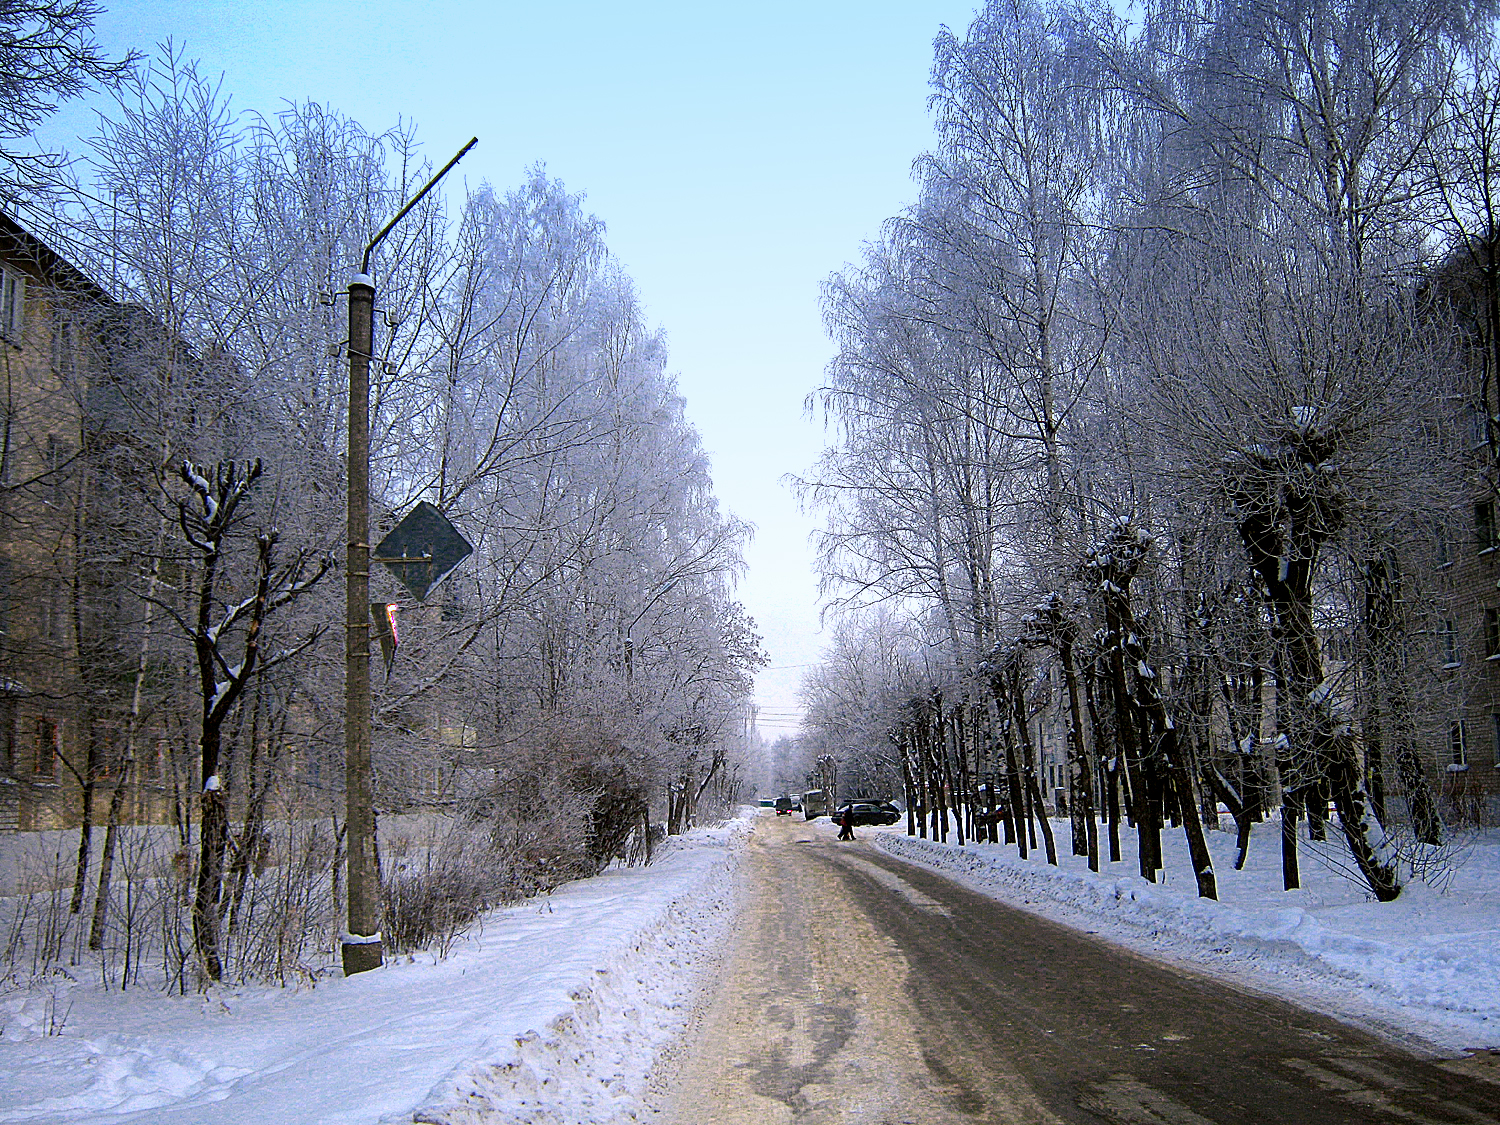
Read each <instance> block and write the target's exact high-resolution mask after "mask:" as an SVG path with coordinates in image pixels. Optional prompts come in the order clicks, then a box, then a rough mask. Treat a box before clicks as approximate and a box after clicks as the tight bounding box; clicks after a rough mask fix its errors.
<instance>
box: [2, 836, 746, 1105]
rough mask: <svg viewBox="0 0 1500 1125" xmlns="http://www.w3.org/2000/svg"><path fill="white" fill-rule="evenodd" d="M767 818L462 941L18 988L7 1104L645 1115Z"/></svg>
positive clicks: (693, 841) (502, 917)
mask: <svg viewBox="0 0 1500 1125" xmlns="http://www.w3.org/2000/svg"><path fill="white" fill-rule="evenodd" d="M749 824H750V821H749V818H748V817H745V818H742V819H739V820H735V821H731V822H729V823H728V824H727V825H724V826H722V827H719V828H713V829H702V830H695V831H693V832H691V833H690V834H688V835H687V836H686V837H682V838H678V839H674V840H671V841H669V842H668V843H667V845H666V846H665V847H664V849H663V852H662V853H661V854H660V856H659V858H658V859H657V860H656V862H655V863H653V864H651V865H650V866H649V867H646V868H630V869H618V870H612V871H609V872H606V873H605V874H603V875H600V876H598V877H597V878H594V879H586V880H581V881H579V882H577V883H572V884H569V885H567V886H564V887H561V888H559V889H558V890H556V891H554V892H553V893H552V894H551V895H548V896H545V897H542V898H539V899H535V900H532V901H530V902H526V903H521V904H518V905H516V906H512V907H508V908H505V909H501V910H497V911H495V912H493V913H491V914H490V915H487V916H486V918H485V920H484V922H483V925H482V927H476V929H475V931H474V932H473V933H472V934H471V935H470V936H469V937H467V938H465V939H463V940H462V941H460V942H459V944H458V945H457V947H456V948H455V950H454V951H453V953H452V954H451V955H450V956H449V957H448V958H447V959H445V960H441V961H436V960H435V959H434V958H433V957H430V956H428V957H420V956H419V957H416V958H412V959H405V958H403V959H400V961H399V962H398V963H393V964H388V965H387V966H385V967H384V968H382V969H380V970H378V971H376V972H371V973H365V974H362V975H360V976H357V977H352V978H349V979H343V978H330V979H326V980H323V981H321V982H319V983H318V984H317V987H316V988H302V989H274V988H256V989H227V988H226V989H222V990H216V991H214V992H213V993H211V994H210V995H208V996H206V997H203V998H193V997H189V998H185V999H184V998H172V997H167V996H163V995H161V994H159V993H156V992H153V991H151V990H147V989H142V990H136V991H132V992H127V993H124V994H118V993H116V994H113V995H108V996H106V995H104V994H102V993H101V992H100V990H99V989H98V987H97V986H96V985H93V984H91V983H89V982H84V981H79V982H73V981H70V980H68V979H66V978H63V977H57V978H54V980H53V982H52V983H51V985H49V986H47V987H44V988H41V989H36V988H33V989H30V990H28V991H25V992H15V993H10V994H5V993H0V1122H46V1123H48V1125H63V1123H69V1125H72V1123H82V1122H93V1123H104V1122H108V1123H110V1125H116V1123H120V1125H123V1123H125V1122H151V1123H152V1125H173V1123H205V1125H206V1123H209V1122H212V1123H214V1125H252V1123H253V1125H318V1123H329V1125H333V1123H338V1125H344V1123H347V1122H361V1123H371V1125H373V1123H375V1122H411V1121H413V1120H415V1121H418V1122H428V1123H438V1125H467V1123H470V1122H475V1123H477V1122H496V1121H512V1120H513V1121H526V1122H538V1123H552V1122H557V1123H570V1125H576V1123H580V1122H613V1121H617V1120H629V1119H631V1118H633V1117H634V1116H635V1115H637V1114H639V1113H640V1112H641V1111H642V1107H643V1106H644V1105H645V1104H646V1101H647V1099H648V1097H649V1094H650V1089H649V1083H650V1082H651V1079H652V1075H653V1071H654V1070H655V1068H656V1064H657V1063H658V1061H659V1057H660V1056H661V1054H662V1052H663V1051H664V1050H669V1049H670V1047H671V1046H672V1044H673V1043H674V1042H675V1041H676V1040H677V1038H678V1037H679V1036H680V1034H681V1032H682V1030H683V1028H684V1027H685V1026H686V1021H687V1019H688V1017H689V1015H690V1014H691V1010H692V1008H693V1005H694V1003H695V1001H696V1000H697V998H698V996H699V993H700V990H701V989H702V988H703V987H704V986H705V985H706V983H707V974H708V973H709V970H711V969H712V967H713V966H714V964H715V963H716V959H717V957H718V955H719V951H720V949H721V947H722V946H723V945H724V938H725V936H726V934H727V932H728V928H729V925H730V923H731V921H732V918H733V914H734V909H735V904H736V899H735V894H736V892H735V885H736V883H737V879H736V872H737V870H738V864H739V859H740V856H741V855H742V852H743V843H744V840H745V837H746V835H747V833H748V831H749ZM49 1030H52V1031H54V1032H55V1034H48V1031H49Z"/></svg>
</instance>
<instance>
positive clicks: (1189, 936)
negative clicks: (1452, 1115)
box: [871, 820, 1500, 1053]
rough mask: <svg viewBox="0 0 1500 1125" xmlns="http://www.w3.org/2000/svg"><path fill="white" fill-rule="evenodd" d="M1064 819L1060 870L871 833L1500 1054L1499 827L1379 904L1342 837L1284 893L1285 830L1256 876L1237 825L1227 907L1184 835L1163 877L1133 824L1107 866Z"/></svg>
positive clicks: (1218, 860)
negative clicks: (1433, 874) (1345, 869)
mask: <svg viewBox="0 0 1500 1125" xmlns="http://www.w3.org/2000/svg"><path fill="white" fill-rule="evenodd" d="M1052 824H1053V830H1054V832H1056V833H1057V850H1058V858H1059V861H1060V864H1061V866H1060V867H1050V866H1048V864H1047V863H1046V859H1045V854H1044V853H1035V852H1034V853H1032V855H1030V856H1029V857H1028V858H1027V859H1025V860H1022V859H1020V858H1019V857H1018V856H1017V854H1016V849H1015V847H1014V846H1006V845H993V844H978V845H975V844H969V845H968V846H966V847H964V848H959V847H957V846H956V845H955V844H952V843H950V844H939V843H934V842H932V841H928V840H922V839H913V838H909V837H907V836H905V835H904V833H903V831H902V830H901V829H900V828H892V829H884V830H877V831H875V832H873V833H872V834H871V838H872V839H873V840H874V841H875V844H876V846H877V847H879V848H881V849H882V850H883V851H886V852H888V853H890V854H891V855H895V856H899V857H901V858H903V859H907V860H912V861H915V862H918V863H921V864H923V865H925V866H927V867H931V868H933V869H935V870H937V871H940V872H942V873H943V874H945V875H947V876H949V877H951V878H953V879H955V880H957V881H958V882H960V883H963V884H965V885H967V886H969V887H970V888H972V889H974V890H977V891H979V892H981V893H983V894H986V895H989V896H991V897H993V898H996V899H998V900H1000V901H1002V902H1006V903H1010V904H1012V905H1015V906H1020V907H1024V908H1025V909H1027V910H1031V911H1033V912H1035V913H1038V914H1041V915H1044V916H1046V917H1049V918H1052V919H1054V920H1056V921H1059V922H1062V923H1064V924H1066V925H1069V926H1072V927H1075V928H1077V929H1083V930H1087V931H1090V932H1096V933H1098V934H1100V935H1101V936H1103V937H1105V938H1108V939H1109V940H1111V941H1114V942H1117V943H1119V944H1122V945H1125V946H1128V947H1129V948H1132V949H1135V950H1137V951H1139V952H1142V953H1146V954H1149V955H1153V956H1157V957H1164V958H1167V959H1170V960H1173V961H1176V962H1179V963H1182V964H1186V965H1189V966H1191V967H1193V968H1195V969H1196V970H1198V971H1201V972H1203V973H1206V974H1209V975H1212V976H1215V977H1218V978H1221V979H1224V980H1228V981H1231V982H1234V983H1238V984H1240V985H1242V986H1245V987H1248V988H1252V989H1254V990H1256V991H1260V992H1269V993H1273V994H1276V995H1280V996H1284V997H1286V998H1287V999H1290V1000H1293V1001H1295V1002H1297V1003H1299V1004H1301V1005H1303V1006H1305V1007H1308V1008H1312V1009H1314V1010H1317V1011H1321V1012H1324V1013H1326V1014H1329V1015H1333V1016H1335V1017H1338V1018H1340V1019H1343V1020H1346V1021H1347V1022H1351V1023H1354V1024H1356V1025H1359V1026H1362V1027H1365V1028H1367V1029H1369V1030H1371V1031H1374V1032H1376V1033H1377V1034H1381V1035H1384V1036H1386V1037H1389V1038H1394V1039H1397V1040H1401V1041H1404V1042H1406V1043H1407V1044H1408V1045H1410V1046H1412V1047H1414V1048H1415V1049H1419V1050H1420V1049H1424V1048H1425V1049H1428V1050H1434V1051H1437V1052H1450V1053H1451V1052H1456V1051H1462V1050H1465V1049H1477V1048H1500V833H1496V832H1494V831H1490V832H1488V833H1486V834H1484V835H1481V836H1479V837H1477V838H1476V839H1475V840H1474V841H1473V842H1471V843H1470V844H1469V845H1468V846H1467V847H1466V848H1464V849H1461V850H1460V851H1459V852H1458V853H1457V854H1456V859H1457V860H1458V861H1459V866H1457V867H1456V868H1449V869H1448V870H1447V871H1446V872H1445V882H1446V885H1445V886H1443V888H1442V890H1441V891H1439V890H1435V889H1433V888H1432V887H1430V886H1428V885H1427V884H1425V883H1422V882H1415V881H1414V882H1412V883H1411V884H1409V885H1408V886H1407V887H1406V888H1405V889H1404V890H1403V891H1402V894H1401V897H1400V898H1398V899H1397V900H1396V901H1395V902H1392V903H1378V902H1375V901H1374V900H1373V899H1371V898H1370V897H1369V896H1368V895H1366V894H1365V893H1364V892H1363V890H1362V888H1361V886H1360V884H1358V883H1356V882H1353V881H1351V880H1350V879H1348V878H1346V877H1345V876H1343V875H1342V874H1340V873H1338V872H1336V871H1334V870H1333V869H1332V864H1334V863H1338V862H1342V860H1341V858H1340V852H1339V849H1338V845H1337V844H1334V843H1329V844H1327V845H1316V849H1317V850H1314V848H1315V846H1314V845H1310V844H1308V843H1307V842H1306V841H1304V842H1303V845H1302V849H1301V851H1302V865H1301V866H1302V889H1300V890H1296V891H1284V890H1282V889H1281V866H1280V864H1281V852H1280V839H1279V836H1278V833H1279V831H1280V828H1279V825H1278V824H1276V823H1270V824H1264V825H1260V826H1258V827H1257V830H1256V834H1255V837H1254V839H1253V840H1252V843H1251V846H1250V852H1249V860H1248V862H1247V864H1246V867H1245V870H1243V871H1235V870H1234V868H1233V860H1234V839H1233V836H1232V834H1230V833H1226V832H1211V833H1209V843H1210V847H1211V849H1212V851H1213V857H1214V871H1215V874H1216V875H1217V878H1218V884H1219V896H1220V901H1219V902H1210V901H1207V900H1204V899H1199V898H1198V897H1196V887H1195V884H1194V881H1193V877H1192V867H1191V865H1190V864H1189V863H1188V860H1187V855H1186V848H1185V846H1184V845H1183V842H1182V834H1181V832H1176V833H1167V834H1164V835H1163V843H1164V847H1165V851H1166V857H1165V863H1166V873H1165V878H1164V880H1163V882H1161V883H1150V882H1147V881H1146V880H1145V879H1143V878H1141V877H1140V876H1139V875H1138V874H1136V873H1135V872H1136V862H1135V853H1134V838H1133V836H1129V835H1127V834H1125V833H1123V832H1122V844H1123V846H1124V861H1123V862H1121V863H1116V864H1110V863H1107V862H1106V863H1104V864H1103V865H1102V866H1103V867H1104V869H1105V870H1103V871H1101V872H1100V874H1098V875H1095V874H1093V873H1091V872H1090V871H1089V870H1088V866H1087V863H1086V862H1085V860H1084V859H1082V858H1081V857H1077V856H1073V855H1070V854H1068V853H1069V852H1070V850H1071V847H1070V843H1069V840H1070V835H1069V826H1068V822H1067V821H1064V820H1054V821H1053V822H1052ZM1101 835H1102V832H1101ZM951 839H952V837H951V836H950V840H951ZM1100 843H1101V847H1103V845H1104V841H1103V840H1102V839H1101V841H1100Z"/></svg>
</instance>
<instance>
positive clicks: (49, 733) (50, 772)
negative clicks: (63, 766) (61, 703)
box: [31, 719, 57, 777]
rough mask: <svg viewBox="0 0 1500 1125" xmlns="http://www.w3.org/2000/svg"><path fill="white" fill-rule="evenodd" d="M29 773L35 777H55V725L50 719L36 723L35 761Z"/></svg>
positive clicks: (39, 720)
mask: <svg viewBox="0 0 1500 1125" xmlns="http://www.w3.org/2000/svg"><path fill="white" fill-rule="evenodd" d="M31 772H32V773H34V774H35V775H36V776H37V777H56V776H57V724H56V723H54V722H53V721H52V720H51V719H38V720H37V721H36V759H35V761H34V762H33V763H32V771H31Z"/></svg>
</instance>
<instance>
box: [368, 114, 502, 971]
mask: <svg viewBox="0 0 1500 1125" xmlns="http://www.w3.org/2000/svg"><path fill="white" fill-rule="evenodd" d="M478 143H479V138H478V137H475V138H473V139H472V140H470V141H469V143H468V144H466V145H464V147H463V148H461V149H459V151H458V155H456V156H455V157H454V158H453V159H452V160H450V161H448V163H447V164H445V165H443V168H442V170H441V171H440V172H438V174H437V175H435V176H433V177H432V179H430V180H428V181H427V186H426V187H424V188H423V189H422V190H421V191H419V192H417V194H416V195H414V196H412V198H411V199H410V200H409V201H408V202H407V203H406V205H405V206H404V207H402V208H401V210H400V211H398V212H397V213H396V217H395V218H393V219H392V220H391V221H390V222H388V223H386V225H385V226H384V227H382V228H381V231H380V233H379V234H377V235H376V236H375V237H374V238H372V239H371V240H370V244H369V245H368V246H366V247H365V253H364V258H363V260H362V261H361V263H360V269H359V273H357V274H355V275H354V276H353V277H352V278H350V279H349V548H348V555H347V557H346V566H345V570H344V573H345V578H346V580H347V581H346V595H347V602H346V605H345V617H344V629H345V633H344V658H345V676H344V708H345V714H344V773H345V785H344V797H345V801H346V806H345V821H344V824H345V833H346V844H347V848H346V851H347V853H348V879H347V885H348V894H349V922H348V929H347V930H346V932H345V933H344V934H343V935H342V936H341V946H342V953H343V963H344V975H345V976H353V975H354V974H355V973H362V972H364V971H365V970H366V969H375V968H379V967H380V964H381V962H382V960H383V959H384V955H383V952H382V944H381V934H380V886H379V883H378V881H377V878H376V873H375V800H374V785H373V782H372V779H371V774H370V361H371V359H372V358H373V357H374V333H375V327H374V322H375V282H374V280H373V278H372V277H371V275H370V255H371V253H373V252H374V250H375V247H376V246H378V245H380V242H381V240H382V239H384V238H385V236H386V235H388V234H390V233H391V230H392V229H393V228H394V227H395V225H396V224H397V223H399V222H400V221H401V220H402V219H404V218H406V215H407V213H408V212H409V211H410V210H411V209H412V208H413V207H415V206H416V205H417V204H418V203H420V202H421V200H422V197H423V196H425V195H426V194H427V193H428V192H429V191H431V190H432V189H433V188H434V187H436V186H437V182H438V181H439V180H441V179H442V178H443V177H444V176H445V175H447V174H448V171H449V169H451V168H452V167H453V166H454V165H455V164H457V163H458V162H459V161H460V160H462V159H463V156H464V153H466V152H468V151H469V150H470V149H471V148H473V147H474V146H475V145H476V144H478Z"/></svg>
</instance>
